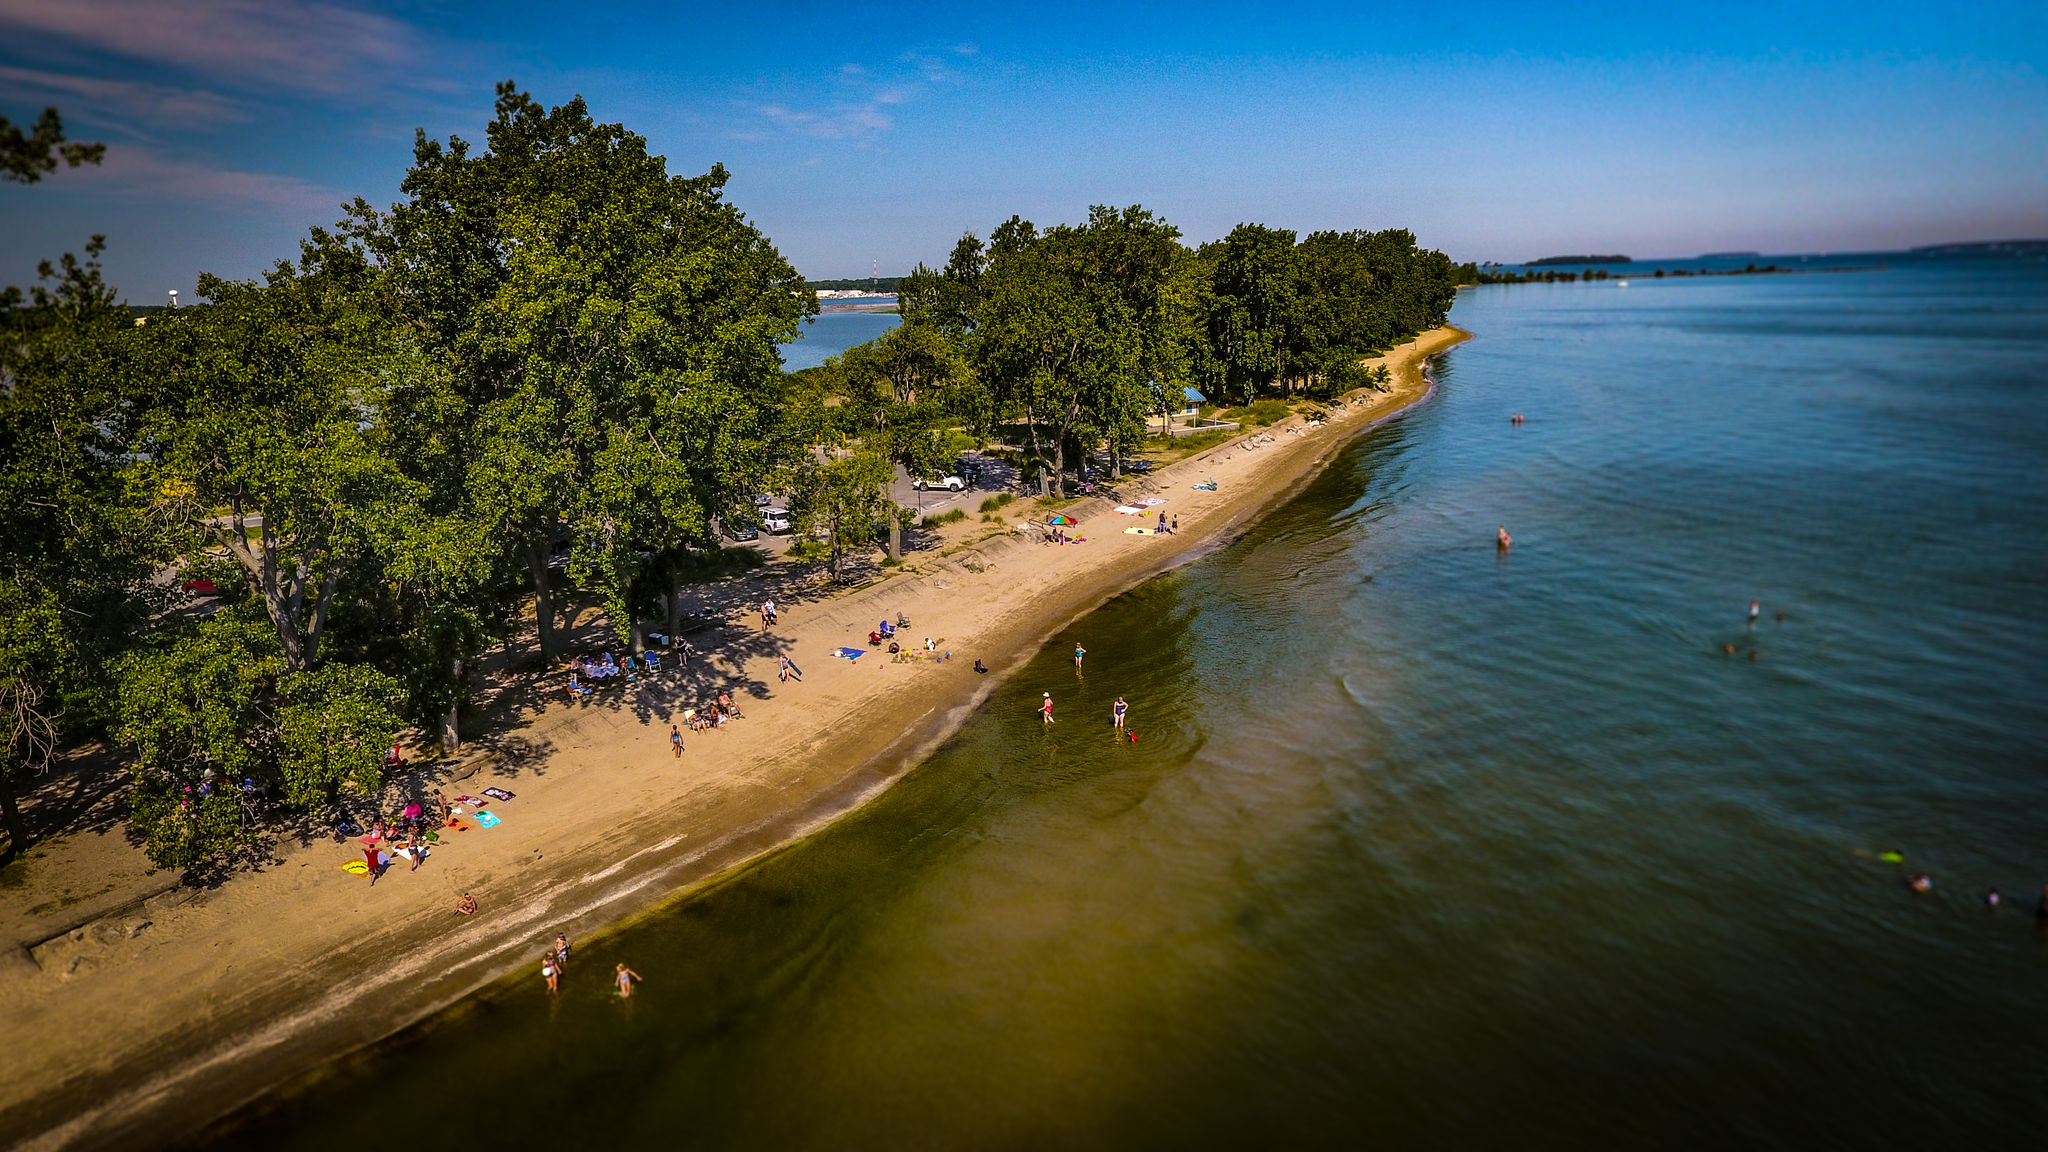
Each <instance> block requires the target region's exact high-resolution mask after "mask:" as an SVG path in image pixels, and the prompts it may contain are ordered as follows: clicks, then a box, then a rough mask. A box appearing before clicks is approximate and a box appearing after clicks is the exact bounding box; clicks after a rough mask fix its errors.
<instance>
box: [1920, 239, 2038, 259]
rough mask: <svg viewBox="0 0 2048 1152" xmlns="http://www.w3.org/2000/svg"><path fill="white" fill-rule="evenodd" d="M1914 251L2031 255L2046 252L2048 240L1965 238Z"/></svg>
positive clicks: (1922, 246) (1961, 254) (1956, 253)
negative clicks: (1953, 242) (1961, 240)
mask: <svg viewBox="0 0 2048 1152" xmlns="http://www.w3.org/2000/svg"><path fill="white" fill-rule="evenodd" d="M1913 251H1915V252H1946V253H1952V254H1955V255H1959V256H1967V255H1973V254H1983V255H1987V256H1990V255H1996V256H2008V255H2014V254H2020V255H2027V256H2033V255H2038V254H2040V253H2043V252H2048V240H1966V241H1963V242H1962V243H1960V244H1923V245H1921V246H1920V247H1918V248H1915V249H1913Z"/></svg>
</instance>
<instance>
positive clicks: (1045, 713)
mask: <svg viewBox="0 0 2048 1152" xmlns="http://www.w3.org/2000/svg"><path fill="white" fill-rule="evenodd" d="M1038 716H1039V719H1041V720H1044V721H1045V722H1046V723H1047V724H1051V723H1053V718H1052V693H1050V692H1047V693H1046V694H1045V703H1043V704H1040V705H1039V706H1038Z"/></svg>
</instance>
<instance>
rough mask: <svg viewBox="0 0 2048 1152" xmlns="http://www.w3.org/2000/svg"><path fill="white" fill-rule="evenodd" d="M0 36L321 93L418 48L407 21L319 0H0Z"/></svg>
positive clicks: (403, 58)
mask: <svg viewBox="0 0 2048 1152" xmlns="http://www.w3.org/2000/svg"><path fill="white" fill-rule="evenodd" d="M0 31H4V32H5V33H7V34H9V35H10V36H17V37H44V38H54V39H56V40H58V41H60V42H61V43H62V44H64V45H65V46H66V47H69V48H71V49H74V50H75V49H84V50H86V51H88V52H94V53H101V54H105V55H111V56H116V57H121V58H123V59H126V60H130V61H138V62H147V63H153V64H159V65H167V66H171V67H175V68H180V69H184V70H187V71H190V72H192V73H194V74H197V75H201V76H206V77H210V78H213V79H215V80H216V81H220V82H224V83H227V84H230V85H232V86H238V87H240V86H246V87H252V88H254V87H281V88H285V89H289V90H292V91H297V92H313V93H322V94H331V93H337V92H341V91H344V90H346V89H347V88H349V87H350V86H351V84H352V82H353V80H354V79H355V78H356V77H357V76H359V74H360V73H361V72H362V71H363V70H364V69H365V68H369V69H373V70H383V69H390V68H393V67H395V66H397V65H399V64H402V63H404V62H405V61H406V60H408V59H409V58H410V57H411V56H412V55H413V52H414V38H413V34H412V31H411V29H409V28H408V27H407V26H406V25H405V24H403V23H400V22H399V21H396V20H393V19H390V18H389V17H385V16H379V15H376V14H373V13H369V12H359V11H356V10H354V9H351V8H345V7H341V6H339V5H335V4H325V3H319V2H317V0H197V2H195V0H91V2H90V3H87V2H84V0H0ZM18 42H19V41H18Z"/></svg>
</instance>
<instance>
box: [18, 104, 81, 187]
mask: <svg viewBox="0 0 2048 1152" xmlns="http://www.w3.org/2000/svg"><path fill="white" fill-rule="evenodd" d="M106 154H107V146H106V145H105V144H79V143H75V142H72V141H67V140H65V139H64V120H63V118H62V117H60V116H58V115H57V110H56V109H55V108H45V109H43V114H42V115H41V116H39V117H37V118H36V123H35V127H33V128H31V129H29V130H28V131H27V132H23V131H22V130H21V126H20V125H18V124H16V123H14V122H13V121H12V120H9V119H8V118H7V117H5V116H0V180H12V181H14V182H15V183H17V184H34V183H35V182H36V181H38V180H41V179H42V178H43V177H44V176H46V175H48V174H50V173H52V172H55V171H56V170H57V165H58V164H59V163H60V162H61V163H63V164H65V165H67V166H69V167H72V168H76V167H78V166H79V165H80V164H97V163H99V162H100V161H101V160H102V159H104V158H105V157H106Z"/></svg>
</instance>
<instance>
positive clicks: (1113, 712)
mask: <svg viewBox="0 0 2048 1152" xmlns="http://www.w3.org/2000/svg"><path fill="white" fill-rule="evenodd" d="M1130 710H1131V706H1130V705H1129V704H1126V703H1124V698H1123V697H1121V696H1119V697H1117V698H1116V703H1115V704H1112V705H1110V707H1109V722H1110V723H1111V724H1113V725H1115V726H1116V727H1117V728H1119V729H1121V728H1122V727H1123V726H1124V713H1126V712H1128V711H1130Z"/></svg>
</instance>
